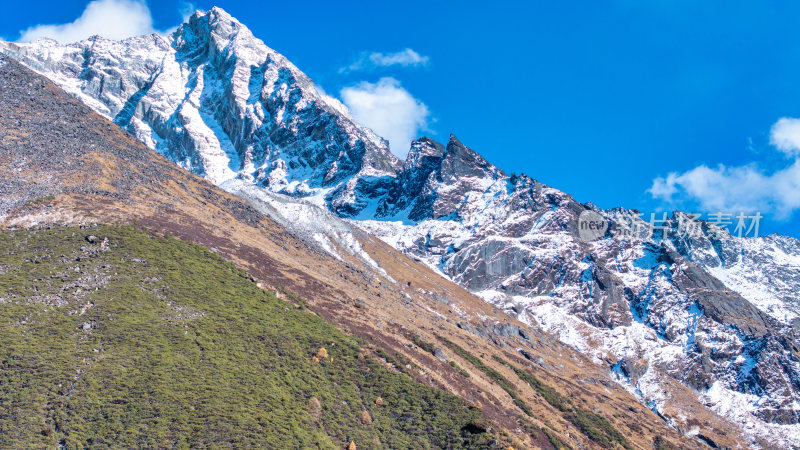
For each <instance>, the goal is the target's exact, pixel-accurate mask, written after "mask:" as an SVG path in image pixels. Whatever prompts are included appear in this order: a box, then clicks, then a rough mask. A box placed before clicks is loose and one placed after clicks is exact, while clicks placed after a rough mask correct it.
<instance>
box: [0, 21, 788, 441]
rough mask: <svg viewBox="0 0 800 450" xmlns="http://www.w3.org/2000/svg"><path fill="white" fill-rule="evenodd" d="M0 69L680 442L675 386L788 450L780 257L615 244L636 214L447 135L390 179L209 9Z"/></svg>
mask: <svg viewBox="0 0 800 450" xmlns="http://www.w3.org/2000/svg"><path fill="white" fill-rule="evenodd" d="M0 50H2V51H3V52H4V53H6V54H8V55H10V56H12V57H14V58H16V59H18V60H20V61H22V62H24V63H25V64H27V65H29V66H30V67H32V68H34V69H36V70H38V71H39V72H41V73H43V74H45V75H47V76H48V77H50V78H51V79H52V80H54V81H56V82H57V83H58V84H59V85H61V86H62V87H64V88H65V89H67V90H68V91H69V92H71V93H73V94H74V95H76V96H77V97H78V98H80V99H81V100H82V101H84V102H85V103H86V104H88V105H89V106H91V107H92V108H94V109H95V110H96V111H98V112H99V113H100V114H102V115H104V116H106V117H108V118H110V119H113V120H114V122H115V123H117V124H118V125H120V126H122V127H123V128H125V129H126V130H128V131H129V132H130V133H132V134H133V135H135V136H136V137H137V138H138V139H140V140H141V141H142V142H144V143H145V144H147V145H148V146H149V147H150V148H152V149H154V150H156V151H158V152H159V153H162V154H164V155H166V156H167V157H169V158H170V159H172V160H173V161H175V162H176V163H178V164H179V165H181V166H182V167H185V168H187V169H190V170H192V171H193V172H195V173H197V174H200V175H202V176H204V177H206V178H207V179H209V180H211V181H213V182H214V183H217V184H223V185H228V186H229V187H230V186H235V187H236V188H235V190H236V191H238V192H239V195H244V194H243V192H247V193H248V194H247V195H248V196H255V195H256V194H257V192H254V191H253V190H252V189H251V188H250V187H247V186H248V185H249V186H255V187H257V188H265V189H266V190H268V191H271V192H273V193H279V194H286V195H290V196H293V197H299V198H304V199H307V200H309V201H310V202H311V203H313V204H316V205H319V206H323V207H325V208H327V209H329V210H330V211H332V212H333V213H335V214H336V215H338V216H340V217H344V218H350V219H356V221H355V222H354V223H356V224H357V225H358V226H360V227H362V228H363V229H365V230H367V231H369V232H371V233H373V234H375V235H377V236H379V237H381V238H382V239H383V240H385V241H386V242H387V243H389V244H391V245H392V246H394V247H396V248H398V249H400V250H402V251H404V252H405V253H407V254H409V255H411V256H413V257H415V258H417V259H419V260H421V261H423V262H425V263H426V264H427V265H428V266H430V267H432V268H434V269H435V270H437V271H439V272H440V273H441V274H443V275H445V276H447V277H449V278H451V279H452V280H454V281H456V282H458V283H459V284H461V285H462V286H464V287H466V288H468V289H470V290H471V291H473V292H476V293H479V294H480V295H481V296H483V297H484V299H486V300H487V301H489V302H491V303H494V304H496V305H498V306H500V307H502V308H503V309H505V311H506V312H508V313H509V314H512V315H514V316H516V317H518V318H519V319H521V320H523V321H527V322H528V323H531V324H533V323H538V324H540V325H542V326H543V327H545V328H546V329H548V330H549V331H551V332H553V333H555V334H557V335H558V336H559V337H560V338H561V340H562V341H564V342H566V343H568V344H570V345H572V346H573V347H575V348H578V349H579V350H581V351H582V352H584V353H585V354H587V355H589V356H591V357H592V358H593V359H594V360H595V361H596V362H598V363H601V364H603V365H605V366H606V367H607V368H608V370H609V371H610V372H612V373H614V374H615V376H617V378H618V381H619V382H620V383H622V384H623V385H624V386H626V387H627V388H628V389H629V390H630V391H631V392H632V393H634V394H635V395H637V396H639V398H640V399H641V400H642V401H643V402H645V403H646V404H648V405H649V406H650V407H651V408H652V409H653V410H655V411H657V412H659V414H661V415H662V416H663V417H665V419H666V420H667V421H669V422H671V423H673V424H675V426H676V427H678V428H679V429H681V430H682V431H684V432H686V433H693V432H695V431H693V426H692V424H691V421H690V420H689V419H688V418H687V415H688V413H687V412H686V411H685V410H681V402H680V401H679V400H677V399H675V398H673V397H674V395H673V394H674V393H675V390H674V387H672V386H674V383H676V382H678V383H681V384H683V385H684V386H688V387H690V388H691V389H693V390H695V392H696V394H695V395H696V397H697V398H698V399H700V401H702V402H704V403H705V404H706V405H707V406H708V407H709V408H711V409H712V410H714V411H716V412H717V413H719V414H720V415H722V416H725V417H728V418H730V419H732V420H734V421H735V422H737V423H738V424H739V425H740V426H741V427H742V428H743V429H744V430H745V431H746V432H747V433H749V434H750V435H752V436H770V437H771V438H776V439H778V440H779V441H780V443H781V444H783V445H790V444H791V445H800V438H798V436H800V424H798V422H800V419H799V418H798V411H800V365H798V364H799V363H798V361H799V360H800V354H799V353H798V348H799V347H798V334H797V333H798V331H797V329H798V326H800V324H799V323H798V317H800V303H798V300H797V295H798V293H800V275H798V274H800V242H798V241H797V240H795V239H792V238H788V237H782V236H766V237H761V238H756V239H749V238H738V237H734V236H731V235H730V234H728V233H727V232H725V231H723V230H719V229H717V228H715V227H714V226H713V225H711V224H708V223H706V222H702V221H696V220H693V219H691V218H690V217H689V216H687V215H684V214H681V213H676V214H674V215H673V216H672V217H671V218H670V220H669V221H668V222H667V223H666V224H665V231H663V232H656V233H651V232H644V233H634V234H632V235H631V234H627V235H626V234H625V233H624V230H626V229H630V228H631V226H632V225H634V224H636V225H639V226H640V229H645V225H646V224H645V223H644V222H643V221H642V220H641V218H640V217H639V215H638V213H637V212H636V211H632V210H626V209H622V208H618V209H613V210H599V209H598V208H596V207H595V206H593V205H591V204H582V203H579V202H577V201H576V200H575V199H573V198H572V197H571V196H570V195H568V194H566V193H564V192H562V191H559V190H557V189H554V188H551V187H549V186H546V185H543V184H541V183H539V182H538V181H536V180H534V179H532V178H530V177H528V176H526V175H508V174H506V173H505V172H503V171H502V170H500V169H499V168H497V167H495V166H494V165H492V164H490V163H489V162H487V161H486V160H485V159H484V158H482V157H481V156H480V155H479V154H478V153H477V152H475V151H473V150H471V149H469V148H468V147H466V146H465V145H464V144H462V143H461V142H460V141H459V140H458V139H457V138H455V137H454V136H451V137H450V139H449V141H448V143H447V144H446V145H443V144H441V143H438V142H436V141H434V140H432V139H430V138H423V139H420V140H417V141H415V142H414V143H412V145H411V151H410V153H409V155H408V157H407V159H406V160H405V161H402V162H401V161H398V160H397V159H396V158H395V157H394V156H392V155H391V153H389V152H388V148H387V145H386V142H385V141H384V140H383V139H381V138H380V137H378V136H376V135H375V134H374V133H373V132H371V131H370V130H368V129H366V128H364V127H361V126H359V125H358V124H356V123H355V122H354V121H353V120H352V119H351V118H350V117H349V115H348V112H347V110H346V108H344V107H343V106H342V105H341V104H340V103H339V102H338V101H336V100H335V99H332V98H330V97H327V96H325V95H323V94H321V93H319V92H318V91H317V89H316V87H315V86H314V84H313V82H312V81H311V80H309V79H308V78H307V77H306V76H305V75H303V74H302V73H301V72H300V71H299V70H298V69H297V68H296V67H294V66H293V65H292V64H291V63H290V62H288V61H287V60H286V59H285V58H284V57H283V56H281V55H279V54H278V53H276V52H275V51H273V50H272V49H269V48H268V47H266V46H265V45H264V44H263V43H262V42H261V41H260V40H258V39H256V38H255V37H254V36H253V35H252V34H251V33H250V31H249V30H247V28H246V27H244V26H243V25H241V24H240V23H239V22H238V21H236V20H235V19H233V18H231V17H230V16H229V15H227V14H226V13H225V12H224V11H222V10H220V9H216V8H215V9H213V10H212V11H210V12H208V13H197V14H195V15H194V16H192V17H191V18H190V19H189V21H188V22H187V23H186V24H184V25H183V26H181V27H180V28H179V29H178V30H177V31H176V32H175V33H174V34H173V35H172V36H169V37H164V36H158V35H151V36H143V37H138V38H132V39H127V40H125V41H121V42H115V41H109V40H105V39H102V38H92V39H90V40H87V41H83V42H79V43H76V44H72V45H67V46H60V45H58V44H56V43H55V42H53V41H46V40H40V41H37V42H34V43H31V44H24V45H23V44H20V45H18V44H10V43H0ZM270 198H272V199H273V200H271V201H272V202H273V203H274V202H277V200H274V197H270ZM275 204H277V203H275ZM586 211H593V212H594V213H595V214H597V215H598V216H599V217H601V218H602V219H603V220H604V221H606V222H607V223H608V224H609V227H608V231H607V232H606V234H605V236H602V237H601V238H600V239H597V240H593V241H587V240H584V239H581V237H580V236H581V235H580V233H579V229H578V223H579V217H581V214H583V213H585V212H586ZM311 216H312V215H306V216H305V217H311ZM298 217H300V216H298ZM298 220H299V219H298ZM307 220H314V219H313V218H312V219H307ZM687 224H688V225H691V227H689V228H690V229H691V230H693V231H692V232H691V233H687V232H686V229H687V227H686V225H687ZM309 229H310V230H311V229H313V227H309ZM310 233H311V234H310V235H312V236H313V235H314V233H313V232H310ZM326 236H329V237H330V236H331V234H330V233H328V234H326ZM348 251H349V250H348ZM353 251H354V252H357V250H353Z"/></svg>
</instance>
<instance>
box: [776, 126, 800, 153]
mask: <svg viewBox="0 0 800 450" xmlns="http://www.w3.org/2000/svg"><path fill="white" fill-rule="evenodd" d="M769 142H770V144H772V145H774V146H775V147H776V148H777V149H778V150H780V151H782V152H783V153H785V154H786V155H787V156H800V119H793V118H790V117H784V118H782V119H780V120H778V121H777V122H775V125H773V126H772V129H771V130H770V137H769Z"/></svg>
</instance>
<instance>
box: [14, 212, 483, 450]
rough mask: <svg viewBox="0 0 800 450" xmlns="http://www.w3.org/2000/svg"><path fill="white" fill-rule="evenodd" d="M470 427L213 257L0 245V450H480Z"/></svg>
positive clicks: (104, 245)
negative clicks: (61, 448)
mask: <svg viewBox="0 0 800 450" xmlns="http://www.w3.org/2000/svg"><path fill="white" fill-rule="evenodd" d="M106 239H107V240H106ZM90 241H93V242H90ZM321 348H325V350H326V352H327V357H326V358H324V359H322V360H320V358H319V357H318V358H314V356H315V355H317V354H318V353H321V352H320V349H321ZM378 397H381V400H377V399H378ZM365 411H366V412H365ZM475 423H481V416H480V413H479V412H478V411H477V410H476V409H474V408H471V407H469V406H467V405H466V404H465V403H464V402H463V401H462V400H461V399H459V398H458V397H455V396H453V395H450V394H447V393H445V392H442V391H438V390H436V389H433V388H430V387H427V386H424V385H422V384H419V383H416V382H414V381H412V380H411V379H410V378H408V377H407V376H405V375H402V374H399V373H395V372H392V371H390V370H388V369H386V368H384V367H383V366H382V365H380V364H379V363H378V362H376V361H375V360H373V359H372V358H371V357H364V355H363V352H362V350H361V349H360V348H359V345H358V342H356V340H355V339H353V338H351V337H349V336H347V335H345V334H343V333H342V332H340V331H339V330H337V329H336V328H334V327H333V326H332V325H330V324H328V323H326V322H324V321H323V320H322V319H320V318H318V317H317V316H315V315H313V314H310V313H308V312H306V311H301V310H297V309H296V308H294V307H293V306H292V305H290V304H289V303H286V302H284V301H282V300H279V299H277V298H276V297H275V296H273V295H272V294H270V293H268V292H265V291H263V290H261V289H259V288H258V287H257V286H256V284H255V283H254V282H253V281H252V280H251V279H250V278H249V277H248V276H247V275H246V274H245V273H244V272H242V271H240V270H238V269H236V268H235V267H234V266H233V265H231V264H229V263H227V262H224V261H223V260H222V259H221V258H219V257H218V256H216V255H215V254H214V253H212V252H210V251H208V250H207V249H205V248H203V247H199V246H196V245H192V244H188V243H185V242H182V241H179V240H176V239H173V238H156V237H152V236H150V235H148V234H146V233H144V232H142V231H139V230H137V229H135V228H132V227H126V226H104V225H100V226H93V227H88V228H77V227H51V228H46V229H38V230H12V231H3V232H0V447H2V448H9V447H30V446H36V447H44V446H51V447H52V446H54V445H56V444H58V443H62V444H63V445H66V446H67V447H68V448H75V447H100V446H103V447H105V446H109V445H110V446H115V447H151V448H152V447H174V446H177V447H187V446H204V447H205V446H233V447H237V448H239V447H246V446H255V447H262V448H263V447H267V448H303V447H311V448H318V447H321V448H342V447H343V446H347V445H348V444H349V443H350V442H351V441H353V442H355V443H356V445H357V446H358V448H359V449H363V448H374V447H379V446H385V447H392V448H429V447H480V446H485V444H486V443H487V442H489V441H490V440H491V439H492V437H491V436H489V433H475V430H476V428H477V429H479V430H480V427H476V426H474V425H472V424H475Z"/></svg>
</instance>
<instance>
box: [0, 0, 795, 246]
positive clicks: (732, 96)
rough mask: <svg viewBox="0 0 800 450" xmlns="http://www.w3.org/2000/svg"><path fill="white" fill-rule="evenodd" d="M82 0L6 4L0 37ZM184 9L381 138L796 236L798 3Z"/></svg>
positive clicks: (76, 12)
mask: <svg viewBox="0 0 800 450" xmlns="http://www.w3.org/2000/svg"><path fill="white" fill-rule="evenodd" d="M104 1H106V2H113V1H117V2H123V0H104ZM48 3H51V4H48ZM86 4H87V2H84V1H63V0H62V1H58V2H45V1H42V2H36V4H35V5H33V4H25V3H22V2H16V3H13V4H9V5H6V13H5V14H4V18H3V21H2V22H1V23H0V36H2V37H3V38H4V39H7V40H17V39H19V38H20V36H21V35H20V32H21V31H23V30H26V29H29V28H30V27H32V26H35V25H38V24H64V23H69V22H72V21H74V20H75V19H76V18H78V17H79V16H81V14H82V13H83V11H84V9H85V8H86ZM31 5H33V6H31ZM188 5H189V4H188V3H186V2H183V1H158V2H155V1H150V2H148V3H147V4H145V8H144V9H145V11H147V9H148V8H149V12H148V14H150V15H151V17H152V24H146V23H145V24H143V25H141V26H143V27H145V28H146V27H150V28H152V29H155V30H166V29H169V28H170V27H173V26H175V25H177V24H178V23H180V22H181V18H182V15H183V14H185V11H186V10H187V6H188ZM192 5H193V7H195V8H199V9H209V8H210V7H211V6H214V5H217V6H220V7H222V8H224V9H225V10H227V11H228V12H229V13H231V14H232V15H233V16H234V17H237V18H238V19H239V20H240V21H241V22H243V23H244V24H245V25H247V26H248V27H249V28H250V29H251V30H252V31H253V33H254V34H255V35H256V36H257V37H259V38H261V39H263V40H264V42H265V43H266V44H267V45H269V46H270V47H272V48H274V49H275V50H277V51H279V52H281V53H283V54H284V55H286V56H287V57H288V58H289V59H290V60H291V61H293V62H294V63H295V64H296V65H297V66H298V67H299V68H300V69H301V70H303V71H304V72H306V73H307V74H308V75H309V76H311V78H312V79H314V80H315V82H316V83H317V84H318V85H320V86H321V87H322V88H324V89H325V91H326V92H328V93H329V94H332V95H335V96H337V97H339V98H343V99H345V100H348V101H347V103H348V104H349V105H350V106H351V109H353V108H354V109H356V110H362V111H361V112H362V115H365V116H367V117H370V118H371V119H370V120H383V121H384V122H383V123H377V124H376V125H373V126H376V128H381V127H383V128H386V126H387V123H385V122H386V121H389V122H391V120H392V118H393V117H394V118H396V120H397V121H398V122H397V123H396V125H397V126H396V127H394V130H395V132H396V134H397V135H396V136H387V137H389V138H390V140H391V141H392V142H398V141H400V140H402V139H404V137H405V136H406V135H422V134H426V135H430V136H432V137H434V138H437V139H439V140H441V141H446V140H447V138H448V135H449V134H450V133H453V134H455V135H457V136H458V137H459V139H461V141H462V142H464V143H465V144H466V145H468V146H470V147H472V148H474V149H475V150H477V151H478V152H480V153H481V154H483V155H484V156H485V157H486V158H487V159H489V160H490V161H491V162H493V163H495V164H497V165H498V166H500V167H501V168H503V169H504V170H506V171H507V172H516V173H526V174H528V175H530V176H532V177H534V178H537V179H539V180H540V181H542V182H544V183H546V184H549V185H552V186H554V187H556V188H559V189H562V190H565V191H567V192H569V193H571V194H572V195H573V196H574V197H575V198H576V199H577V200H579V201H582V202H585V201H592V202H594V203H595V204H597V205H599V206H601V207H604V208H610V207H614V206H625V207H630V208H638V209H640V210H642V211H651V210H657V209H659V208H666V209H675V208H680V209H684V210H688V211H691V212H700V213H704V215H707V214H709V213H712V212H715V211H730V212H734V213H735V212H738V211H739V210H746V211H748V212H755V211H760V212H761V213H762V214H763V215H764V216H765V218H764V220H763V221H762V223H761V231H762V234H763V233H764V232H780V233H782V234H789V235H793V236H800V162H798V157H800V121H793V118H800V33H798V32H797V23H798V19H797V18H798V17H800V3H798V2H789V1H759V2H756V1H753V2H741V1H704V2H696V1H688V0H652V1H641V0H610V1H599V0H595V1H585V2H577V1H571V2H550V1H548V2H545V1H541V2H514V3H512V2H493V3H491V4H488V5H487V4H486V2H474V3H471V2H465V1H460V2H414V1H404V2H396V3H395V2H353V1H348V2H329V1H328V2H313V1H311V2H303V3H302V5H301V6H297V5H298V4H297V3H296V2H263V1H258V2H257V1H252V2H250V1H224V0H220V1H217V2H206V1H200V0H196V1H193V2H192ZM117 28H120V27H117ZM375 98H378V99H379V100H386V101H388V103H387V105H388V106H387V108H388V109H386V108H384V110H383V111H376V110H374V109H370V106H369V105H370V103H369V101H370V100H375ZM387 99H388V100H387ZM385 106H386V105H385ZM392 108H395V109H392ZM381 112H382V113H383V114H380V113H381ZM356 116H357V117H358V116H359V114H356ZM781 119H783V120H781ZM397 130H399V131H397ZM394 147H397V146H393V150H394V151H395V152H399V153H402V150H398V149H396V148H394ZM720 165H723V166H724V167H721V166H720Z"/></svg>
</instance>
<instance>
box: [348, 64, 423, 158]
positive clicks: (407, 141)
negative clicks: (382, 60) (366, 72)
mask: <svg viewBox="0 0 800 450" xmlns="http://www.w3.org/2000/svg"><path fill="white" fill-rule="evenodd" d="M341 97H342V100H343V101H344V104H345V105H347V107H348V108H349V109H350V113H351V114H352V116H353V118H354V119H355V120H356V121H357V122H359V123H361V124H363V125H365V126H367V127H369V128H371V129H372V130H373V131H375V132H376V133H378V135H380V136H383V137H384V138H386V139H387V140H388V141H389V146H390V150H391V151H392V153H394V154H395V155H397V156H398V157H400V158H405V157H406V155H407V154H408V149H409V147H410V146H411V141H412V140H414V139H415V138H417V137H418V133H419V132H420V131H422V130H425V129H427V125H428V114H429V112H428V107H427V106H425V104H424V103H422V102H420V101H419V100H417V99H416V98H414V97H413V96H412V95H411V94H410V93H409V92H408V91H407V90H405V89H404V88H403V87H402V86H401V85H400V82H399V81H397V80H396V79H394V78H390V77H385V78H381V79H380V80H379V81H378V82H377V83H368V82H366V81H364V82H361V83H359V84H357V85H355V86H351V87H346V88H344V89H342V91H341Z"/></svg>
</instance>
